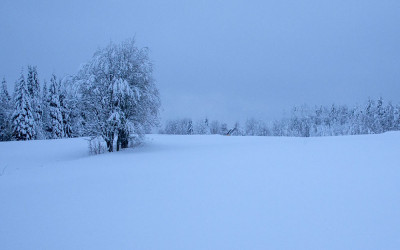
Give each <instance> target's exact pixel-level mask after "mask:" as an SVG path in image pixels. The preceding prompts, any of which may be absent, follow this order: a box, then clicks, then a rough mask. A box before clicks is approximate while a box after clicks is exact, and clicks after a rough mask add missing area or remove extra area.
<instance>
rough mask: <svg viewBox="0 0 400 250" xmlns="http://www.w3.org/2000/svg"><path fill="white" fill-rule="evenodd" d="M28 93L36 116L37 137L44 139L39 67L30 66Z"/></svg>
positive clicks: (27, 80)
mask: <svg viewBox="0 0 400 250" xmlns="http://www.w3.org/2000/svg"><path fill="white" fill-rule="evenodd" d="M26 82H27V87H28V93H29V97H30V100H31V107H32V113H33V116H34V117H35V128H36V137H37V138H40V139H43V138H44V134H43V124H42V115H43V110H42V100H41V96H40V85H39V79H38V73H37V68H36V67H35V66H28V77H27V79H26Z"/></svg>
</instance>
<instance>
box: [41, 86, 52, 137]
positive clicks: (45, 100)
mask: <svg viewBox="0 0 400 250" xmlns="http://www.w3.org/2000/svg"><path fill="white" fill-rule="evenodd" d="M48 93H49V89H48V88H47V81H46V80H44V81H43V91H42V111H43V112H42V127H43V136H44V138H46V139H48V138H51V136H50V133H51V124H50V110H49V109H50V105H49V101H50V100H49V96H48Z"/></svg>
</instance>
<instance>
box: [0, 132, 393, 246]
mask: <svg viewBox="0 0 400 250" xmlns="http://www.w3.org/2000/svg"><path fill="white" fill-rule="evenodd" d="M0 175H1V176H0V249H2V250H7V249H219V250H220V249H363V250H365V249H386V250H387V249H400V133H399V132H392V133H386V134H382V135H367V136H345V137H324V138H277V137H226V136H167V135H149V136H148V137H147V142H146V143H145V145H144V146H142V147H140V148H136V149H128V150H124V151H122V152H115V153H111V154H103V155H96V156H89V155H88V149H87V142H86V141H85V140H84V139H65V140H48V141H29V142H5V143H4V142H3V143H0Z"/></svg>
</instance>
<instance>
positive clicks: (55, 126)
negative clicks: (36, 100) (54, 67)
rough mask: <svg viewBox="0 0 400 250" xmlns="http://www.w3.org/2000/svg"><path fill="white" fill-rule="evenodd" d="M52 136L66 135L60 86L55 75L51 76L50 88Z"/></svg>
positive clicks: (53, 137)
mask: <svg viewBox="0 0 400 250" xmlns="http://www.w3.org/2000/svg"><path fill="white" fill-rule="evenodd" d="M49 100H50V101H49V116H50V124H51V127H50V136H51V138H52V139H57V138H62V137H64V132H63V119H62V114H61V105H60V95H59V86H58V83H57V78H56V76H55V75H53V76H52V77H51V80H50V89H49Z"/></svg>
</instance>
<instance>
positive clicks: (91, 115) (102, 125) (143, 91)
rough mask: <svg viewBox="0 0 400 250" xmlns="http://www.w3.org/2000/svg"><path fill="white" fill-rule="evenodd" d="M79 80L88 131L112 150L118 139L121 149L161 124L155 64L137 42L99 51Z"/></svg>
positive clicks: (82, 71) (108, 47)
mask: <svg viewBox="0 0 400 250" xmlns="http://www.w3.org/2000/svg"><path fill="white" fill-rule="evenodd" d="M76 80H77V81H78V82H79V84H80V86H81V100H82V102H81V107H82V109H83V112H84V114H85V128H86V131H87V133H88V134H90V135H92V136H101V137H102V138H103V139H104V140H105V141H106V143H107V147H108V151H110V152H111V151H113V144H114V139H115V137H117V150H118V149H119V147H122V148H124V147H127V146H128V142H129V139H130V138H136V139H140V138H141V137H142V135H143V134H144V132H145V131H146V130H148V129H149V128H150V127H151V126H154V125H156V124H157V122H158V111H159V107H160V99H159V95H158V90H157V88H156V86H155V84H154V80H153V77H152V63H151V62H150V60H149V57H148V50H147V49H146V48H144V49H139V48H137V47H136V45H135V42H134V40H133V39H132V40H128V41H126V42H123V43H121V44H114V43H110V44H109V45H108V46H107V47H106V48H104V49H99V50H98V51H97V52H96V53H95V54H94V55H93V58H92V59H91V60H90V61H89V62H88V63H87V64H85V65H84V66H83V67H82V69H81V70H80V71H79V73H78V74H77V76H76Z"/></svg>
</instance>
